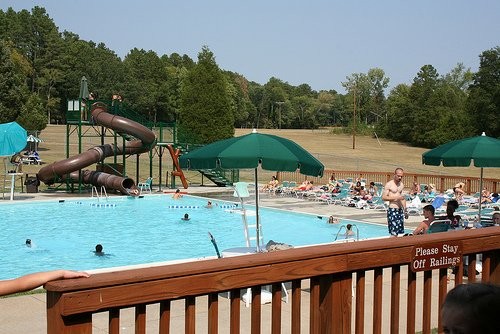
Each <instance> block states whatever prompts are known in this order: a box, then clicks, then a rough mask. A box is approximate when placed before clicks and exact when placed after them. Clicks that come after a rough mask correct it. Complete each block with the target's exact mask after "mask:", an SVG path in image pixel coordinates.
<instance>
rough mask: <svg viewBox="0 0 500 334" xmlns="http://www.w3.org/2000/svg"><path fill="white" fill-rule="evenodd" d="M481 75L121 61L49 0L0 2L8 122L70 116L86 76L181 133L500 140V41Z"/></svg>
mask: <svg viewBox="0 0 500 334" xmlns="http://www.w3.org/2000/svg"><path fill="white" fill-rule="evenodd" d="M479 60H480V66H479V70H478V71H477V72H476V73H473V72H471V70H470V69H468V68H465V67H464V66H463V64H461V63H458V64H457V65H456V67H455V68H454V69H452V70H451V71H450V72H449V73H446V74H444V75H440V74H439V73H438V72H437V70H436V69H435V68H434V67H433V66H432V65H428V64H426V65H423V66H422V67H421V68H420V69H419V70H418V72H417V73H416V75H415V77H414V79H413V81H412V83H411V84H399V85H397V86H395V87H394V88H393V89H392V90H391V91H390V92H388V93H387V88H388V85H389V78H388V77H387V76H386V75H385V72H384V71H383V69H380V68H373V69H370V70H369V71H368V72H367V73H353V74H352V75H350V76H348V77H347V78H346V80H345V82H342V86H343V87H344V88H345V90H346V93H345V94H340V93H338V92H337V91H335V90H334V89H331V90H321V91H315V90H313V89H312V88H311V86H310V85H308V84H306V83H304V84H301V85H298V86H293V85H290V84H289V83H287V82H284V81H283V80H280V79H279V78H275V77H271V78H270V79H269V80H268V82H266V83H265V84H259V83H256V82H253V81H249V80H247V79H246V78H245V77H244V76H243V75H241V74H238V73H237V72H232V71H227V70H223V69H221V68H219V66H218V65H217V63H216V60H215V55H214V54H213V52H212V51H211V50H210V49H209V48H208V47H207V46H203V47H202V48H201V51H200V52H199V54H198V59H197V60H196V61H195V60H193V59H191V58H190V57H189V56H187V55H180V54H178V53H172V54H170V55H161V56H159V55H158V54H156V53H155V52H154V51H151V50H149V51H146V50H142V49H137V48H134V49H132V50H130V51H129V53H128V54H127V55H126V56H125V57H124V59H123V60H122V59H120V57H118V56H117V55H116V53H115V52H114V51H113V50H110V49H109V48H107V47H106V45H105V44H104V43H98V44H97V43H95V42H93V41H85V40H82V39H80V37H79V36H78V35H77V34H75V33H73V32H68V31H62V32H60V31H59V29H58V28H57V26H56V25H55V23H54V21H53V20H52V19H51V18H50V16H49V14H48V13H47V12H46V10H45V9H44V8H43V7H38V6H37V7H34V8H33V9H32V10H31V11H28V10H20V11H19V12H16V11H14V10H13V9H12V8H9V9H7V10H6V11H2V10H0V82H2V89H1V90H0V123H5V122H10V121H17V122H19V123H20V124H21V125H23V126H24V127H25V128H26V129H28V130H43V129H44V128H45V127H46V125H47V123H59V124H62V123H64V122H65V112H66V108H67V100H72V99H75V98H77V97H78V96H79V89H80V80H81V78H82V77H83V76H85V77H86V78H87V80H88V82H89V87H90V90H91V91H92V92H93V93H94V94H97V95H98V98H100V99H111V96H112V95H113V94H119V95H120V96H122V97H123V98H124V102H125V103H127V106H128V108H130V109H131V110H133V111H135V112H137V113H139V114H142V115H143V116H144V117H146V118H147V119H149V120H150V121H152V122H174V121H175V122H177V124H178V125H179V138H180V140H181V141H186V142H191V143H209V142H212V141H215V140H219V139H222V138H227V137H231V136H232V135H233V134H234V128H235V127H247V128H283V129H288V128H294V129H314V128H318V127H331V128H332V131H339V132H347V133H351V132H355V133H357V134H374V133H376V134H377V135H378V136H380V137H385V138H388V139H392V140H396V141H400V142H405V143H408V144H409V145H414V146H421V147H434V146H436V145H439V144H442V143H444V142H447V141H450V140H454V139H460V138H464V137H467V136H472V135H478V134H480V133H481V132H483V131H484V132H486V134H488V135H489V136H492V137H496V138H498V137H500V129H499V125H500V122H499V119H498V118H499V116H498V114H499V110H500V47H499V46H497V47H494V48H492V49H490V50H486V51H483V52H482V53H481V54H480V55H479Z"/></svg>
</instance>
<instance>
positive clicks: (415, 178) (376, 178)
mask: <svg viewBox="0 0 500 334" xmlns="http://www.w3.org/2000/svg"><path fill="white" fill-rule="evenodd" d="M276 174H277V175H278V180H280V181H295V182H298V183H299V184H300V183H301V182H302V181H304V180H305V179H306V178H307V179H308V180H311V181H313V183H314V184H315V185H323V184H328V180H329V178H330V176H332V175H334V176H335V177H336V179H337V180H347V179H350V180H356V178H360V179H364V180H366V181H367V182H371V181H373V182H379V183H382V184H385V183H386V182H387V181H389V180H391V179H392V178H393V176H394V172H393V171H388V172H371V171H359V170H357V171H348V170H346V171H339V170H331V169H330V170H328V169H326V170H325V171H324V173H323V177H310V176H305V175H302V174H300V173H298V172H278V173H276ZM403 182H404V184H405V186H406V187H407V190H408V189H410V187H411V186H412V184H413V182H417V183H418V184H431V183H433V184H435V185H436V188H437V189H436V190H437V191H438V192H444V191H446V190H448V189H452V188H453V187H454V186H455V184H457V183H458V182H464V183H465V188H464V189H465V192H466V193H467V194H474V193H476V192H478V191H479V189H480V185H479V177H469V176H453V175H435V174H420V173H405V176H404V180H403ZM483 187H486V188H487V189H489V190H490V191H491V192H498V191H500V180H499V179H490V178H483Z"/></svg>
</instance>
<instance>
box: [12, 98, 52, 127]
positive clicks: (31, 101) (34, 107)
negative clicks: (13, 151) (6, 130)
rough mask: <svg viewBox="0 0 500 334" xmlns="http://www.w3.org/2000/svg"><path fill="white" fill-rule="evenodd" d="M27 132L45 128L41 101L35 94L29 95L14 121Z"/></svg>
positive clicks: (45, 122) (45, 119)
mask: <svg viewBox="0 0 500 334" xmlns="http://www.w3.org/2000/svg"><path fill="white" fill-rule="evenodd" d="M16 121H17V122H18V123H19V124H20V125H21V126H23V127H24V128H25V129H26V130H28V131H40V130H43V129H45V127H46V126H47V118H46V115H45V110H44V106H43V103H42V100H41V99H40V98H39V97H38V95H37V94H34V93H32V94H30V97H29V98H28V101H27V102H26V103H25V104H24V105H23V106H22V107H21V112H20V114H19V116H18V117H17V120H16Z"/></svg>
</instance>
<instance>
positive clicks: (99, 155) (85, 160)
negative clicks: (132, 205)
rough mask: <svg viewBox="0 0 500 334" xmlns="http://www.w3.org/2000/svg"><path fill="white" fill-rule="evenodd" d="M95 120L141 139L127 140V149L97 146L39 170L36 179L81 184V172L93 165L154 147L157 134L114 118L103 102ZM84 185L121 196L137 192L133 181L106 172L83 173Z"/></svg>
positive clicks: (98, 105) (96, 109)
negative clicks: (67, 179) (68, 180)
mask: <svg viewBox="0 0 500 334" xmlns="http://www.w3.org/2000/svg"><path fill="white" fill-rule="evenodd" d="M92 117H93V119H94V122H95V123H96V124H99V125H102V126H105V127H108V128H110V129H113V130H115V131H116V132H118V133H120V134H127V135H130V136H133V137H135V138H138V139H137V140H131V141H127V143H126V145H125V147H120V146H118V145H114V144H105V145H100V146H95V147H93V148H91V149H89V150H88V151H86V152H83V153H81V154H78V155H75V156H73V157H70V158H68V159H65V160H60V161H56V162H54V163H52V164H50V165H47V166H45V167H43V168H41V169H40V171H39V172H38V174H37V177H38V179H39V180H40V181H42V182H43V183H45V184H47V185H50V184H53V183H54V182H56V181H57V180H60V179H63V180H64V179H66V178H67V177H68V175H69V177H70V179H71V180H72V181H74V182H78V179H79V172H78V171H79V170H81V169H83V168H86V167H88V166H90V165H93V164H95V163H98V162H100V161H104V159H105V158H107V157H110V156H114V155H115V154H116V155H122V154H126V155H130V154H140V153H145V152H148V151H149V150H150V149H151V147H153V146H154V143H155V140H156V137H155V134H154V133H153V132H152V131H151V130H150V129H148V128H147V127H145V126H143V125H142V124H139V123H137V122H134V121H132V120H130V119H128V118H125V117H120V116H116V115H112V114H109V113H107V112H106V107H105V106H104V105H103V104H101V103H96V104H94V105H93V106H92ZM81 175H82V182H83V183H85V184H92V185H94V186H96V187H101V186H105V187H106V188H108V189H115V190H118V191H120V192H121V193H122V194H125V195H128V194H131V192H130V191H131V190H133V189H136V185H135V182H134V180H132V179H131V178H128V177H121V176H117V175H112V174H108V173H104V172H97V171H90V170H82V171H81Z"/></svg>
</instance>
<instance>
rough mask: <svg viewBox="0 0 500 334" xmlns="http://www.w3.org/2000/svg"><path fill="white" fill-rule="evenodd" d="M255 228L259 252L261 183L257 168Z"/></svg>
mask: <svg viewBox="0 0 500 334" xmlns="http://www.w3.org/2000/svg"><path fill="white" fill-rule="evenodd" d="M255 229H256V231H255V236H256V240H255V246H256V250H257V252H260V217H259V183H258V177H257V168H255Z"/></svg>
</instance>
